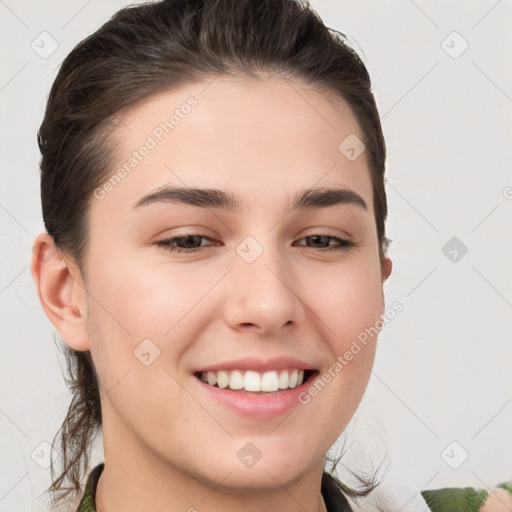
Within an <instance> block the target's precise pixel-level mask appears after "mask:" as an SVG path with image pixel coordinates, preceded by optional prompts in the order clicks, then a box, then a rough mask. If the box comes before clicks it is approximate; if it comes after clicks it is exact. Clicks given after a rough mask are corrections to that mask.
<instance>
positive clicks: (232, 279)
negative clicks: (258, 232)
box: [223, 248, 305, 336]
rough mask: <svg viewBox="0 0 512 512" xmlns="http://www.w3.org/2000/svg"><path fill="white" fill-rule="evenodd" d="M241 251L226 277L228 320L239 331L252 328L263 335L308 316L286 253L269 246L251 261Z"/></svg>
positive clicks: (225, 305) (225, 312)
mask: <svg viewBox="0 0 512 512" xmlns="http://www.w3.org/2000/svg"><path fill="white" fill-rule="evenodd" d="M240 254H242V256H240ZM240 254H238V253H237V254H236V255H235V257H234V267H233V269H232V271H231V272H229V274H228V275H227V276H226V279H227V283H226V288H225V293H226V297H225V300H224V301H223V304H224V306H223V308H224V309H223V315H224V319H225V321H226V323H227V324H228V325H229V326H230V327H231V328H232V329H235V330H237V331H243V330H245V331H247V330H252V331H255V332H258V333H259V334H261V335H262V336H271V335H273V334H276V335H277V334H279V331H280V330H281V329H291V328H292V327H293V326H294V325H295V326H297V325H299V324H300V322H302V320H303V319H304V317H305V309H304V300H303V298H302V297H300V290H299V289H298V283H299V280H298V279H297V276H296V275H295V273H294V271H293V269H292V267H291V266H290V264H289V262H287V261H286V258H285V255H284V254H281V255H280V254H279V253H278V251H271V250H269V249H268V248H265V249H263V250H262V252H261V254H260V255H259V256H258V257H257V258H256V259H255V260H254V261H252V262H251V263H249V261H250V259H244V255H243V253H240Z"/></svg>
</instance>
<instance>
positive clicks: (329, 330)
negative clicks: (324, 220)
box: [309, 260, 383, 354]
mask: <svg viewBox="0 0 512 512" xmlns="http://www.w3.org/2000/svg"><path fill="white" fill-rule="evenodd" d="M309 287H310V288H311V285H310V286H309ZM309 297H310V301H311V304H310V307H311V309H312V310H313V311H314V312H315V313H317V314H319V315H321V320H322V321H323V325H324V326H325V330H324V335H325V338H326V339H327V340H330V345H331V349H332V351H333V352H335V353H336V354H341V353H343V352H344V351H345V350H347V348H348V347H349V346H350V344H351V342H352V341H353V340H357V339H358V337H359V339H364V337H365V336H364V333H368V331H370V330H371V328H372V327H374V326H375V325H376V324H377V325H378V320H379V317H380V314H381V312H382V306H383V296H382V282H381V278H380V269H379V268H377V266H375V265H370V264H367V263H366V262H365V261H364V260H363V261H355V260H354V262H353V263H352V264H350V265H346V266H343V267H341V266H340V267H339V268H336V269H333V271H331V272H329V273H325V274H324V275H322V277H320V275H317V276H316V279H315V281H314V288H313V291H311V289H310V291H309ZM371 332H372V333H374V331H373V330H372V331H371ZM368 339H370V336H368Z"/></svg>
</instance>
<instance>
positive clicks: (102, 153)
mask: <svg viewBox="0 0 512 512" xmlns="http://www.w3.org/2000/svg"><path fill="white" fill-rule="evenodd" d="M265 73H270V74H272V75H275V76H280V77H285V78H292V79H298V80H301V81H303V82H305V83H307V84H310V85H311V86H313V87H314V88H315V89H316V90H318V91H322V92H330V93H332V92H334V93H335V94H337V95H339V97H341V98H343V99H344V100H345V101H346V102H347V103H348V104H349V105H350V107H351V108H352V111H353V112H354V114H355V116H356V118H357V119H358V121H359V124H360V128H361V131H362V133H363V137H364V140H363V142H364V144H365V146H366V158H367V161H368V164H369V167H370V172H371V180H372V185H373V203H374V210H375V222H376V227H377V235H378V240H379V253H380V257H381V259H382V258H383V256H384V253H385V252H386V250H387V247H388V243H389V241H388V239H387V238H386V236H385V220H386V216H387V204H386V193H385V188H384V168H385V157H386V150H385V143H384V137H383V134H382V128H381V124H380V119H379V114H378V111H377V107H376V104H375V100H374V97H373V94H372V91H371V83H370V77H369V75H368V72H367V70H366V68H365V66H364V64H363V63H362V61H361V59H360V58H359V56H358V55H357V53H356V52H355V51H354V50H353V49H352V48H351V47H350V46H349V45H348V43H347V40H346V37H345V36H344V35H343V34H341V33H340V32H337V31H335V30H333V29H330V28H327V27H326V26H325V25H324V24H323V22H322V20H321V19H320V17H319V16H318V14H316V12H315V11H314V10H312V9H311V7H310V6H309V4H308V3H306V2H305V0H163V1H160V2H151V3H147V4H142V5H138V6H134V7H128V8H124V9H122V10H120V11H118V12H117V13H116V14H115V15H114V16H113V17H112V18H111V19H110V20H109V21H108V22H106V23H105V24H104V25H103V26H101V27H100V28H99V29H98V30H97V31H96V32H94V33H93V34H92V35H90V36H89V37H87V38H85V39H84V40H83V41H81V42H80V43H79V44H78V45H77V46H76V47H75V48H74V49H73V50H72V51H71V52H70V53H69V55H68V56H67V57H66V59H65V60H64V62H63V63H62V65H61V67H60V70H59V72H58V74H57V77H56V79H55V81H54V83H53V86H52V88H51V92H50V95H49V98H48V103H47V106H46V112H45V116H44V119H43V122H42V124H41V127H40V130H39V132H38V144H39V148H40V150H41V154H42V159H41V201H42V211H43V219H44V223H45V227H46V230H47V232H48V233H49V234H50V235H51V236H52V237H53V239H54V241H55V244H56V246H57V248H58V249H59V250H61V251H63V252H64V253H66V254H68V255H69V256H70V257H71V258H72V260H73V261H74V262H75V263H76V265H77V266H78V268H79V270H80V272H81V273H82V277H85V276H84V272H83V268H84V258H85V253H86V248H87V245H88V241H89V238H88V237H89V234H88V228H87V226H88V224H87V221H88V218H87V214H88V209H89V206H90V202H91V197H92V195H93V193H94V190H95V188H96V187H98V186H99V185H100V184H101V183H102V182H103V181H104V180H105V178H106V176H107V175H108V173H109V169H110V163H111V159H112V156H113V144H112V138H111V137H110V136H111V135H112V134H113V133H114V130H115V120H116V117H117V116H118V115H119V114H120V113H122V112H123V111H126V110H127V109H129V108H133V107H135V106H136V105H137V104H139V103H140V102H142V101H143V100H145V99H147V98H149V97H150V96H152V95H154V94H157V93H159V92H163V91H165V90H170V89H173V88H176V87H178V86H180V85H183V84H187V83H193V82H199V81H202V80H205V79H208V78H212V77H214V76H218V75H232V76H250V77H253V78H254V77H256V78H258V77H260V76H261V75H263V74H265ZM340 142H341V141H340ZM63 349H64V351H65V355H66V361H67V367H68V372H69V379H68V380H67V384H68V387H69V388H70V391H71V393H72V401H71V404H70V406H69V410H68V412H67V415H66V417H65V419H64V421H63V423H62V426H61V428H60V429H59V432H58V433H57V435H56V436H55V439H54V444H55V443H56V442H57V440H58V437H59V434H60V444H61V450H60V453H61V456H62V472H61V474H60V476H59V477H58V478H56V479H54V480H53V482H52V485H51V486H50V488H49V490H50V491H51V493H52V496H53V503H54V504H56V503H59V502H60V501H61V500H62V499H63V498H64V497H66V496H68V495H69V494H70V493H78V492H79V490H80V485H81V482H82V480H83V476H84V475H85V472H86V471H87V467H88V462H89V453H88V452H89V447H90V444H91V441H92V439H93V437H94V436H95V434H97V433H98V431H99V428H100V427H101V405H100V395H99V387H98V379H97V376H96V373H95V369H94V365H93V362H92V359H91V356H90V352H78V351H74V350H72V349H70V348H69V347H68V346H63ZM51 471H52V479H53V478H54V475H55V473H54V466H53V463H52V467H51ZM66 479H68V480H69V483H70V486H65V485H64V481H65V480H66ZM361 481H362V480H361ZM364 483H366V484H367V485H366V490H362V491H355V490H351V489H349V488H346V489H345V490H346V492H347V493H348V494H351V495H353V496H364V495H366V494H368V492H370V491H371V490H372V489H373V488H374V487H375V485H374V484H373V482H364ZM58 494H60V496H58V497H57V498H56V499H55V496H56V495H58Z"/></svg>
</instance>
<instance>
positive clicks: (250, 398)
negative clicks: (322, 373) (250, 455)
mask: <svg viewBox="0 0 512 512" xmlns="http://www.w3.org/2000/svg"><path fill="white" fill-rule="evenodd" d="M317 375H318V372H313V373H311V375H310V376H309V378H308V380H306V381H304V382H303V383H302V384H301V385H300V386H297V387H296V388H293V389H284V390H279V391H274V392H272V393H265V392H261V393H249V392H244V393H242V392H238V391H233V390H232V389H229V388H224V389H221V388H218V387H215V386H210V385H209V384H206V383H205V382H203V381H202V380H201V379H198V378H197V377H196V376H193V378H194V379H195V380H196V381H197V382H198V384H199V385H200V386H201V388H202V389H203V390H204V391H205V392H206V393H208V396H209V397H210V398H213V399H214V400H216V401H217V402H218V403H220V404H221V405H223V406H225V407H227V408H228V409H231V410H232V411H235V412H236V413H238V414H240V415H242V416H246V417H248V418H251V419H259V420H268V419H272V418H277V417H279V416H282V415H284V414H286V413H288V412H290V411H292V409H294V408H295V407H297V406H298V405H302V404H301V402H300V401H299V395H300V394H301V393H303V392H305V391H306V390H307V389H308V388H309V387H310V386H311V383H312V382H313V380H314V379H315V378H316V376H317Z"/></svg>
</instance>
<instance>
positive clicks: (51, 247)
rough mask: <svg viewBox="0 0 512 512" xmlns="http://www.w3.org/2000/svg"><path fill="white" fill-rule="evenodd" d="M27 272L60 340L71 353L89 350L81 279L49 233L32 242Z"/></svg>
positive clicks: (84, 295) (83, 287)
mask: <svg viewBox="0 0 512 512" xmlns="http://www.w3.org/2000/svg"><path fill="white" fill-rule="evenodd" d="M30 272H31V273H32V279H33V280H34V284H35V286H36V291H37V295H38V296H39V300H40V301H41V305H42V306H43V309H44V311H45V313H46V316H47V317H48V318H49V320H50V322H51V323H52V324H53V325H54V326H55V328H56V329H57V331H58V332H59V334H60V336H61V338H62V340H63V341H64V342H65V343H66V345H68V346H69V347H71V348H72V349H74V350H79V351H85V350H89V337H88V334H87V326H86V320H87V307H86V306H87V301H86V291H85V286H84V283H83V280H82V278H81V275H80V272H79V270H78V268H77V267H76V265H74V264H72V262H71V260H70V259H69V260H68V259H67V258H66V259H65V258H64V257H63V255H62V254H61V253H60V252H59V251H58V250H57V248H56V246H55V242H54V240H53V237H52V236H50V235H49V234H48V233H42V234H40V235H38V236H37V237H36V238H35V240H34V244H33V247H32V259H31V262H30Z"/></svg>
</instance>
